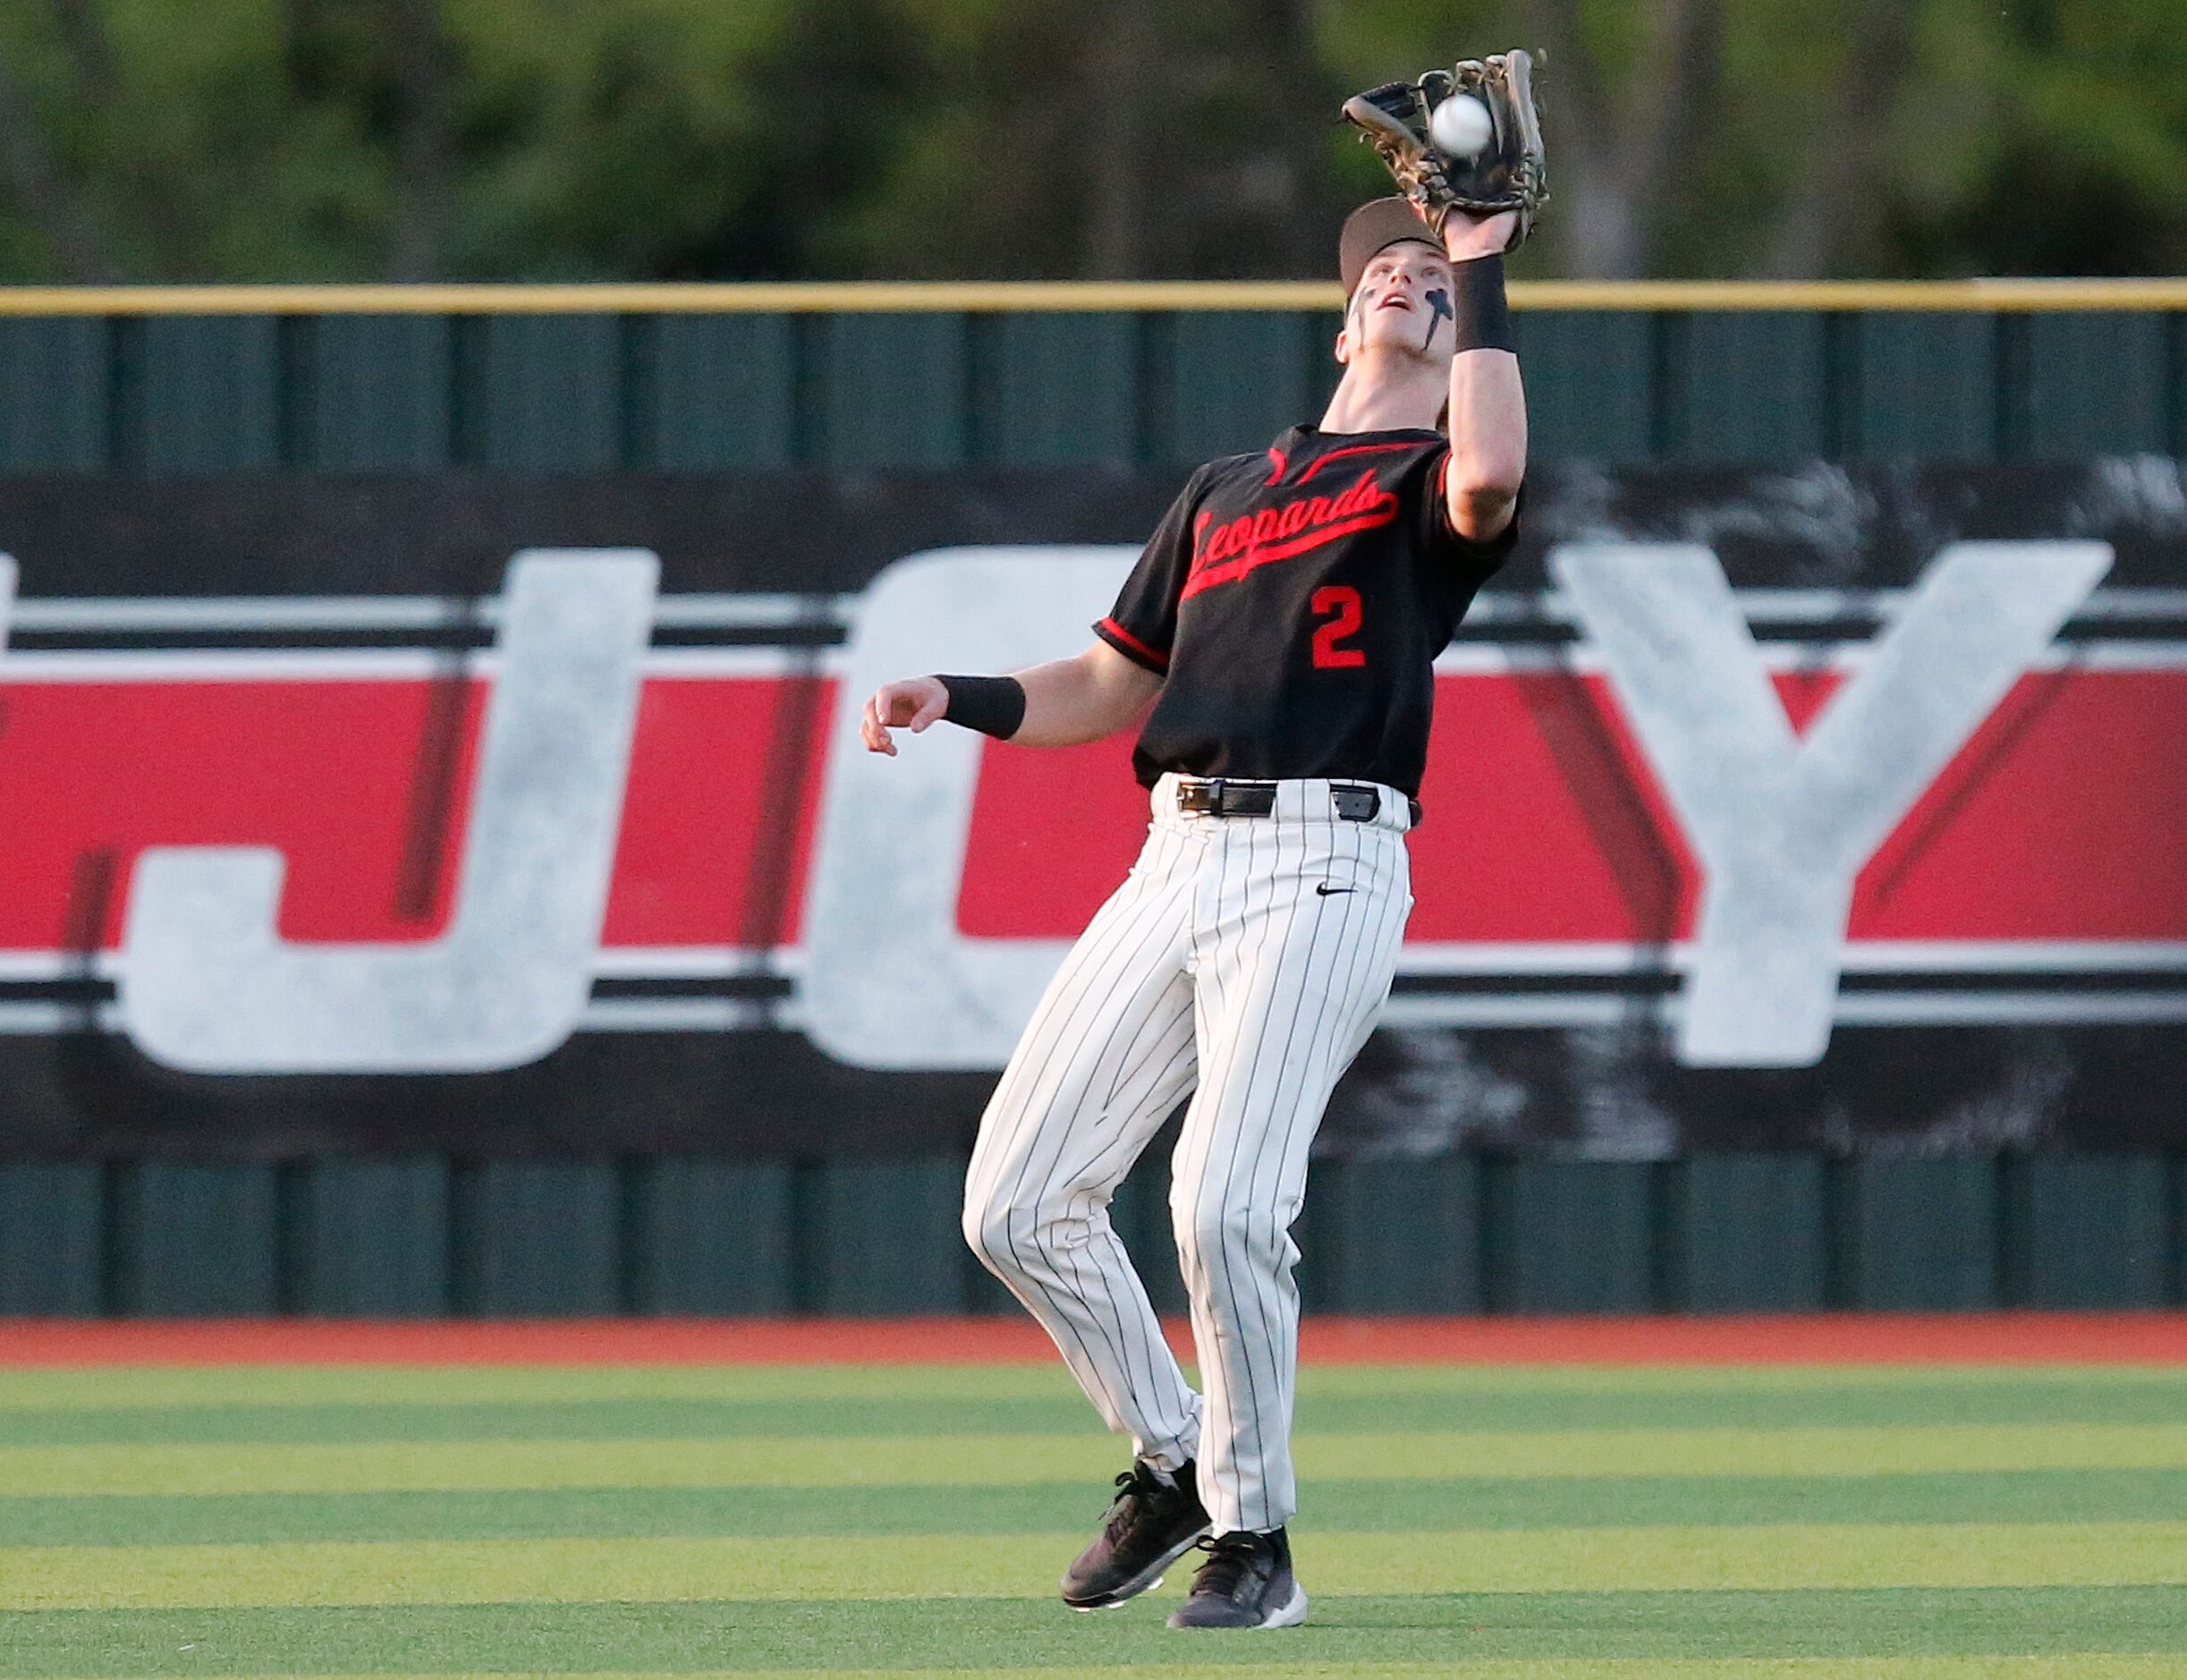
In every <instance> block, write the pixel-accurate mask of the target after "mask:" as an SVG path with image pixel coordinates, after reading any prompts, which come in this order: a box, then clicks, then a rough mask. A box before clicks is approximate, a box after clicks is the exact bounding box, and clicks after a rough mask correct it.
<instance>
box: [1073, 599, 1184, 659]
mask: <svg viewBox="0 0 2187 1680" xmlns="http://www.w3.org/2000/svg"><path fill="white" fill-rule="evenodd" d="M1187 592H1188V593H1190V591H1189V590H1188V591H1187ZM1094 630H1095V632H1097V633H1098V634H1099V635H1101V636H1104V637H1106V638H1107V639H1108V640H1110V641H1115V642H1117V643H1119V644H1121V645H1120V646H1119V648H1118V651H1119V652H1122V653H1130V654H1133V655H1136V656H1137V657H1138V658H1139V659H1140V662H1141V663H1142V664H1145V665H1148V666H1152V667H1153V668H1154V669H1155V670H1157V671H1166V670H1168V669H1169V655H1167V654H1166V653H1160V652H1157V651H1156V650H1155V649H1152V648H1149V646H1148V645H1147V644H1146V643H1145V642H1143V641H1140V639H1139V638H1138V637H1137V636H1135V635H1133V634H1132V632H1130V631H1128V630H1126V629H1125V628H1124V627H1123V625H1122V624H1118V623H1117V622H1116V621H1115V619H1114V618H1104V619H1103V620H1102V621H1101V622H1100V623H1099V624H1096V625H1095V626H1094Z"/></svg>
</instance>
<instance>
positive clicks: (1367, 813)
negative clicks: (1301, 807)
mask: <svg viewBox="0 0 2187 1680" xmlns="http://www.w3.org/2000/svg"><path fill="white" fill-rule="evenodd" d="M1329 802H1330V803H1331V804H1332V805H1334V806H1335V808H1336V814H1337V815H1338V816H1339V817H1341V818H1343V819H1344V820H1345V821H1346V822H1372V821H1374V819H1376V818H1377V816H1379V815H1380V814H1381V812H1382V790H1381V789H1380V788H1378V787H1354V786H1352V785H1349V784H1346V783H1344V782H1337V783H1334V784H1332V785H1330V788H1329ZM1405 803H1406V804H1407V805H1408V806H1409V807H1411V818H1412V821H1413V822H1414V823H1415V824H1418V823H1419V821H1420V802H1419V801H1418V800H1412V799H1408V800H1407V801H1406V802H1405ZM1177 809H1178V810H1182V811H1186V812H1190V813H1191V814H1193V815H1196V816H1201V817H1266V816H1267V815H1268V814H1269V813H1271V812H1272V811H1274V810H1275V809H1276V784H1275V783H1274V782H1233V781H1230V780H1228V779H1226V778H1225V777H1223V776H1210V777H1208V779H1207V780H1205V781H1193V782H1186V781H1180V782H1179V783H1178V784H1177Z"/></svg>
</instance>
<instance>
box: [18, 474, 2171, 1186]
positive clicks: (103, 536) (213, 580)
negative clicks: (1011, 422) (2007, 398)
mask: <svg viewBox="0 0 2187 1680" xmlns="http://www.w3.org/2000/svg"><path fill="white" fill-rule="evenodd" d="M1177 477H1178V475H1176V474H1174V473H1167V472H1158V471H1138V472H1115V473H1106V474H1104V473H1093V474H1089V473H1087V472H1084V471H1069V472H1063V471H1057V472H1053V473H1048V472H1026V471H999V470H993V471H962V472H949V473H928V474H919V475H904V476H901V477H877V478H864V479H861V478H856V477H842V476H833V477H830V476H821V475H813V474H796V473H750V474H710V475H693V476H674V477H656V476H635V475H607V476H598V477H575V478H554V479H547V478H538V479H533V478H517V477H508V476H500V475H447V476H442V477H433V478H406V479H321V478H307V477H301V476H284V477H268V478H241V477H239V478H205V479H169V480H157V481H131V482H122V481H115V480H107V479H86V478H72V479H62V478H55V479H16V480H11V481H7V482H5V483H4V484H0V550H4V551H5V552H6V553H7V554H9V555H10V556H13V564H12V566H7V567H0V572H4V573H6V576H5V577H4V579H0V582H4V583H6V584H8V585H11V586H12V589H13V599H12V600H9V601H6V603H5V628H6V634H7V641H6V644H5V651H4V653H0V706H4V717H0V788H4V790H5V793H4V798H5V800H6V805H7V809H8V810H9V813H10V814H9V819H8V821H7V823H6V825H5V827H4V828H0V847H4V862H0V1081H4V1084H0V1091H4V1095H0V1150H4V1151H5V1152H7V1153H10V1154H16V1155H22V1154H31V1155H44V1156H84V1155H98V1154H108V1153H111V1154H116V1155H141V1154H146V1153H160V1152H175V1153H189V1154H212V1155H250V1156H288V1155H301V1154H312V1153H321V1152H327V1151H336V1150H368V1151H396V1150H446V1151H452V1152H456V1153H463V1154H479V1155H499V1154H508V1153H523V1152H553V1153H571V1152H576V1153H583V1154H595V1155H597V1154H610V1153H617V1152H623V1151H632V1150H697V1151H707V1152H733V1153H745V1154H765V1155H775V1156H783V1155H788V1156H800V1157H812V1156H821V1155H829V1154H842V1153H858V1152H877V1151H880V1152H903V1151H906V1150H951V1149H957V1148H962V1147H963V1146H964V1145H965V1144H966V1143H967V1142H968V1141H969V1138H970V1135H971V1128H972V1126H973V1124H975V1122H976V1120H977V1116H978V1112H979V1105H980V1103H981V1101H982V1099H983V1098H984V1095H985V1092H986V1090H987V1087H988V1083H989V1082H991V1080H992V1077H993V1074H994V1073H995V1071H996V1069H997V1068H999V1066H1000V1065H1001V1064H1002V1062H1003V1060H1004V1056H1006V1055H1007V1054H1008V1051H1009V1048H1010V1046H1011V1044H1012V1042H1013V1039H1014V1037H1015V1035H1016V1032H1017V1030H1018V1028H1019V1027H1020V1025H1021V1023H1022V1022H1023V1021H1024V1019H1025V1018H1026V1016H1027V1015H1028V1014H1030V1009H1031V1005H1032V1003H1033V1000H1034V998H1035V997H1037V995H1038V991H1039V988H1040V987H1041V985H1042V983H1043V982H1044V980H1045V979H1046V976H1047V973H1048V972H1051V971H1052V969H1053V967H1054V965H1055V963H1056V962H1057V961H1058V960H1059V958H1060V956H1061V955H1062V953H1063V951H1064V948H1065V946H1067V944H1068V941H1069V940H1070V938H1072V935H1073V934H1074V933H1075V932H1076V931H1077V929H1079V928H1080V927H1081V926H1082V925H1083V923H1084V922H1085V921H1086V920H1087V919H1088V918H1089V916H1090V915H1091V914H1092V912H1093V911H1094V909H1095V908H1096V906H1097V905H1098V904H1099V903H1100V901H1101V899H1102V897H1103V896H1104V895H1105V894H1106V892H1107V891H1108V890H1109V889H1110V888H1111V887H1113V886H1114V885H1115V882H1116V881H1117V880H1118V879H1119V878H1121V876H1122V874H1123V870H1125V869H1126V868H1127V867H1128V865H1129V863H1130V861H1131V859H1132V854H1133V852H1134V850H1135V849H1136V846H1137V844H1138V840H1139V837H1140V834H1141V833H1142V832H1143V828H1144V823H1145V819H1146V808H1145V795H1144V793H1142V792H1141V791H1140V789H1139V788H1138V787H1137V786H1136V785H1135V784H1134V783H1133V782H1132V777H1131V775H1130V769H1129V762H1128V760H1129V742H1128V740H1117V741H1112V742H1104V743H1100V744H1098V745H1097V746H1091V747H1086V748H1081V749H1072V750H1069V751H1029V750H1023V749H1015V748H1011V747H1008V746H1005V745H1001V744H997V743H993V742H988V741H986V740H985V739H984V738H983V737H979V736H975V735H972V734H968V733H966V732H963V731H961V730H955V729H949V728H943V729H937V730H935V731H933V732H930V733H929V734H927V735H925V736H923V737H921V738H920V739H919V740H918V741H917V742H912V743H911V744H910V745H909V746H908V748H907V749H906V751H904V752H903V754H902V755H901V756H900V757H898V758H896V759H879V758H876V757H874V756H872V755H869V754H866V753H864V752H862V751H859V750H858V748H857V744H856V739H855V736H856V717H857V709H858V704H859V702H860V700H862V698H863V696H864V695H865V694H866V693H867V692H869V691H870V690H871V689H872V688H873V687H874V686H875V685H876V684H877V683H879V682H880V681H882V680H884V679H885V678H886V677H889V676H894V675H907V674H911V673H916V672H920V671H926V670H936V669H945V670H992V669H1005V668H1011V667H1013V666H1020V665H1023V664H1026V663H1029V662H1031V661H1033V660H1037V659H1039V658H1049V657H1054V656H1056V655H1059V654H1064V653H1069V652H1072V651H1075V650H1076V649H1079V648H1081V647H1082V646H1084V645H1085V643H1086V641H1088V639H1089V631H1088V626H1089V623H1090V621H1091V620H1092V619H1094V618H1095V617H1098V616H1099V615H1100V614H1101V613H1102V612H1103V611H1105V610H1106V607H1107V606H1108V604H1109V602H1110V600H1111V599H1112V598H1113V597H1114V594H1115V590H1116V587H1117V585H1118V583H1119V582H1120V581H1121V580H1122V578H1123V575H1124V573H1126V572H1127V571H1128V569H1129V567H1130V565H1131V564H1132V558H1133V556H1134V555H1135V553H1136V542H1137V540H1138V539H1139V538H1140V537H1141V536H1143V534H1144V533H1145V532H1146V530H1149V529H1150V528H1151V526H1152V525H1153V523H1154V522H1155V521H1156V520H1157V518H1158V517H1159V515H1160V513H1161V511H1162V509H1163V507H1164V506H1165V505H1166V503H1167V501H1168V499H1169V497H1170V496H1172V495H1173V494H1174V489H1175V487H1176V482H1177ZM2183 740H2187V491H2183V480H2182V475H2181V471H2180V469H2179V467H2178V466H2177V465H2176V464H2175V463H2173V462H2162V461H2154V460H2132V461H2105V462H2091V463H2086V464H2081V465H2075V466H2071V467H2064V466H2059V467H2022V468H2009V469H2007V468H1998V469H1971V468H1968V469H1941V468H1939V469H1931V470H1925V471H1884V470H1875V471H1846V470H1844V469H1839V468H1830V467H1822V466H1817V467H1812V468H1809V469H1803V470H1799V471H1784V472H1772V473H1761V472H1753V473H1733V472H1727V471H1718V470H1699V469H1696V470H1691V471H1674V470H1663V469H1650V470H1647V471H1629V472H1619V473H1606V472H1602V471H1592V470H1583V469H1577V468H1570V467H1566V468H1559V469H1551V470H1545V471H1540V472H1539V473H1538V474H1537V475H1536V479H1535V481H1534V483H1533V484H1532V486H1531V488H1530V491H1529V504H1528V521H1527V529H1526V533H1525V537H1524V539H1523V541H1522V545H1521V547H1520V549H1519V552H1518V554H1517V555H1516V556H1514V558H1513V562H1512V563H1511V564H1510V565H1509V566H1508V567H1507V569H1506V571H1505V573H1503V574H1501V575H1500V576H1499V577H1498V578H1497V579H1496V582H1495V584H1494V585H1493V586H1492V587H1491V589H1490V590H1488V591H1487V592H1485V593H1484V594H1483V595H1482V597H1481V598H1480V599H1479V603H1478V604H1477V606H1476V607H1475V610H1474V612H1473V614H1472V615H1471V617H1470V618H1469V620H1468V621H1467V624H1465V626H1464V627H1463V629H1462V631H1461V632H1460V635H1459V637H1458V639H1457V640H1456V641H1455V642H1454V644H1453V646H1452V647H1451V648H1450V649H1449V650H1448V651H1447V652H1446V653H1445V655H1444V656H1443V657H1442V658H1441V659H1440V660H1439V661H1438V664H1437V723H1436V729H1435V735H1434V741H1433V745H1432V748H1431V752H1430V762H1429V768H1428V776H1427V780H1426V782H1425V784H1424V785H1423V787H1422V790H1421V797H1422V802H1423V804H1424V806H1425V807H1426V811H1427V817H1426V821H1425V823H1424V825H1423V826H1422V827H1420V829H1419V830H1418V832H1417V833H1416V834H1415V835H1414V836H1412V839H1411V849H1412V857H1413V873H1414V892H1415V895H1416V897H1417V900H1418V904H1417V907H1416V909H1415V911H1414V913H1413V917H1412V921H1411V926H1410V929H1409V934H1408V939H1407V944H1406V946H1405V951H1404V956H1403V962H1402V963H1401V967H1400V972H1399V976H1398V979H1397V981H1396V984H1395V987H1394V990H1393V995H1392V997H1391V1001H1390V1004H1389V1006H1388V1010H1387V1013H1386V1017H1385V1025H1384V1028H1383V1030H1382V1031H1380V1032H1379V1033H1378V1034H1377V1036H1376V1038H1375V1039H1374V1040H1373V1041H1372V1042H1371V1043H1370V1044H1369V1048H1368V1049H1367V1050H1366V1052H1365V1053H1364V1054H1363V1055H1362V1056H1361V1061H1360V1063H1359V1064H1358V1065H1357V1066H1356V1067H1355V1068H1354V1070H1353V1072H1352V1074H1351V1075H1350V1077H1349V1078H1348V1079H1347V1080H1346V1082H1345V1083H1344V1087H1343V1088H1342V1090H1340V1092H1339V1094H1338V1097H1337V1099H1336V1101H1335V1105H1334V1106H1333V1107H1332V1110H1331V1113H1330V1116H1329V1119H1328V1122H1327V1125H1326V1127H1325V1129H1324V1133H1323V1139H1322V1147H1323V1148H1324V1149H1325V1150H1329V1151H1334V1152H1346V1151H1377V1152H1413V1153H1432V1152H1437V1151H1440V1150H1448V1149H1453V1148H1493V1149H1496V1150H1531V1149H1540V1150H1558V1151H1564V1152H1573V1153H1582V1154H1595V1155H1604V1156H1616V1157H1625V1158H1634V1157H1648V1156H1654V1155H1660V1154H1666V1153H1672V1152H1675V1151H1678V1150H1683V1149H1686V1148H1691V1147H1708V1148H1712V1149H1725V1148H1757V1149H1759V1148H1772V1147H1789V1146H1814V1145H1818V1144H1821V1145H1827V1146H1833V1147H1842V1148H1849V1149H1852V1148H1889V1149H1925V1150H1952V1149H1962V1148H1963V1149H1970V1150H1991V1149H1994V1148H1996V1147H1998V1146H2000V1145H2012V1144H2024V1145H2030V1146H2043V1145H2066V1144H2071V1145H2075V1146H2079V1147H2084V1148H2104V1147H2132V1148H2138V1149H2162V1148H2172V1147H2177V1146H2178V1145H2179V1144H2180V1143H2181V1141H2183V1139H2187V1116H2183V1112H2182V1109H2181V1107H2180V1099H2179V1092H2180V1091H2181V1090H2183V1089H2187V750H2183V748H2182V745H2181V743H2182V742H2183Z"/></svg>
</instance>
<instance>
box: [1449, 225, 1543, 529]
mask: <svg viewBox="0 0 2187 1680" xmlns="http://www.w3.org/2000/svg"><path fill="white" fill-rule="evenodd" d="M1518 225H1519V218H1518V216H1517V215H1516V214H1514V213H1513V212H1512V211H1509V210H1505V211H1501V212H1499V213H1497V214H1496V215H1493V216H1480V217H1474V216H1466V215H1464V214H1462V213H1454V214H1452V215H1451V216H1448V217H1447V218H1445V221H1444V224H1443V248H1444V250H1445V251H1447V252H1448V253H1449V254H1450V259H1451V268H1452V273H1453V275H1454V291H1455V292H1456V293H1457V295H1456V298H1455V299H1454V306H1453V307H1454V310H1455V313H1456V317H1457V318H1456V320H1455V321H1454V327H1455V328H1456V331H1457V337H1458V353H1457V354H1456V355H1454V356H1453V357H1452V358H1451V380H1450V417H1449V421H1448V425H1449V429H1450V440H1451V464H1450V472H1449V474H1448V475H1447V477H1446V478H1445V481H1444V493H1445V496H1446V497H1447V498H1448V500H1449V504H1450V517H1451V526H1452V529H1454V530H1456V531H1457V533H1458V534H1459V535H1460V536H1461V537H1463V538H1465V539H1468V540H1469V541H1472V542H1487V541H1488V540H1489V539H1492V538H1495V537H1497V536H1501V535H1502V534H1503V530H1504V528H1505V526H1506V525H1508V524H1510V523H1511V519H1512V511H1513V507H1514V506H1515V505H1517V502H1518V499H1519V486H1520V484H1521V482H1522V480H1523V479H1525V478H1526V391H1525V387H1524V386H1523V385H1522V383H1521V381H1520V378H1519V358H1518V355H1517V353H1516V349H1517V341H1516V339H1515V338H1514V337H1513V334H1512V330H1511V315H1510V311H1509V310H1508V309H1507V308H1506V307H1505V300H1504V258H1503V252H1504V250H1505V249H1506V248H1507V247H1508V246H1509V244H1510V243H1511V241H1512V237H1513V234H1514V233H1516V232H1517V230H1518Z"/></svg>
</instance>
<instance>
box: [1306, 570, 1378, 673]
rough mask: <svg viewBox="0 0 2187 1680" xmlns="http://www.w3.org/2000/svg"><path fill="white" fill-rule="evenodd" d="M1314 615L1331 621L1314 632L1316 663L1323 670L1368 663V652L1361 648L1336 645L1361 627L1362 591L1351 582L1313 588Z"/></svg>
mask: <svg viewBox="0 0 2187 1680" xmlns="http://www.w3.org/2000/svg"><path fill="white" fill-rule="evenodd" d="M1313 608H1314V616H1315V617H1316V618H1325V617H1326V618H1327V619H1328V621H1329V622H1328V623H1327V624H1324V625H1322V627H1321V628H1320V629H1319V630H1317V631H1316V632H1314V664H1315V666H1317V667H1318V668H1319V669H1321V670H1325V671H1326V670H1328V669H1331V668H1333V667H1335V666H1347V665H1365V664H1366V663H1367V655H1366V654H1365V653H1364V652H1363V651H1362V650H1361V649H1358V648H1343V647H1339V646H1338V645H1337V644H1338V643H1339V642H1341V641H1343V640H1344V638H1345V637H1346V636H1349V635H1350V634H1351V633H1352V632H1353V631H1355V630H1357V629H1358V628H1359V627H1360V592H1359V590H1355V589H1353V588H1352V586H1351V585H1350V584H1349V583H1331V584H1329V585H1327V587H1326V588H1323V589H1318V590H1315V591H1314V601H1313Z"/></svg>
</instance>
